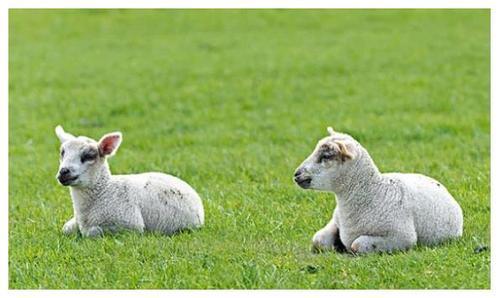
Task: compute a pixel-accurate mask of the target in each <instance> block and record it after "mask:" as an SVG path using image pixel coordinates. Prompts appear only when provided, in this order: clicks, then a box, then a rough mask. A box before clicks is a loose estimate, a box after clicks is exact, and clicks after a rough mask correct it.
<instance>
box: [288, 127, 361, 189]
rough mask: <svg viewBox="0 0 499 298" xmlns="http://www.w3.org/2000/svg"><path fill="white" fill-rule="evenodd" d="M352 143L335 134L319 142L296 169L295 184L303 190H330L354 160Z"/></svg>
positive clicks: (344, 136) (345, 137)
mask: <svg viewBox="0 0 499 298" xmlns="http://www.w3.org/2000/svg"><path fill="white" fill-rule="evenodd" d="M331 131H332V130H331ZM354 142H355V141H354V140H353V139H352V138H351V137H349V136H347V135H343V134H336V133H332V135H331V136H329V137H326V138H324V139H322V140H320V141H319V142H318V143H317V146H316V147H315V149H314V151H313V152H312V154H310V156H309V157H307V159H305V160H304V161H303V163H302V164H301V165H300V166H299V167H298V168H297V169H296V172H295V174H294V181H295V182H296V184H298V185H299V186H300V187H301V188H305V189H316V190H329V191H330V190H332V188H333V186H332V182H333V181H334V180H336V179H337V178H338V177H340V176H341V175H342V174H343V173H345V171H347V170H348V168H349V167H350V163H351V162H352V161H353V159H355V143H354Z"/></svg>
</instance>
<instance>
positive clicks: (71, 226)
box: [62, 217, 78, 235]
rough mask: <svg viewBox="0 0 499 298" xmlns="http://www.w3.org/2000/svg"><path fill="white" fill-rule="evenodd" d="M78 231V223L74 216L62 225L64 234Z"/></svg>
mask: <svg viewBox="0 0 499 298" xmlns="http://www.w3.org/2000/svg"><path fill="white" fill-rule="evenodd" d="M76 232H78V224H77V223H76V219H75V218H74V217H73V218H71V219H70V220H68V221H67V222H66V223H65V224H64V226H63V227H62V233H63V234H64V235H71V234H74V233H76Z"/></svg>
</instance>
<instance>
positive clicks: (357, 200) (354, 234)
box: [294, 127, 463, 253]
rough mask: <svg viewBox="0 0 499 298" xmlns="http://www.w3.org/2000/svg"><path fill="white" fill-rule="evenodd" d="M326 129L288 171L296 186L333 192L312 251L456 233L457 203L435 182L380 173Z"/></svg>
mask: <svg viewBox="0 0 499 298" xmlns="http://www.w3.org/2000/svg"><path fill="white" fill-rule="evenodd" d="M327 130H328V133H329V134H330V135H329V136H328V137H325V138H323V139H322V140H320V141H319V143H318V144H317V146H316V148H315V150H314V151H313V152H312V154H310V156H309V157H307V159H305V161H303V163H302V164H301V165H300V166H299V167H298V169H297V170H296V172H295V175H294V180H295V182H296V183H297V184H298V185H299V186H300V187H302V188H305V189H315V190H322V191H330V192H334V193H335V194H336V208H335V209H334V211H333V217H332V219H331V221H330V222H329V223H328V224H327V225H326V226H325V227H324V228H322V229H321V230H319V231H318V232H317V233H315V235H314V237H313V240H312V243H313V248H314V250H315V251H324V250H332V249H333V248H334V249H337V250H339V251H343V250H347V251H350V252H356V253H369V252H375V251H382V252H384V251H394V250H404V249H409V248H410V247H413V246H414V245H415V244H416V243H421V244H425V245H434V244H438V243H441V242H443V241H446V240H449V239H453V238H458V237H461V235H462V233H463V213H462V211H461V207H460V206H459V204H458V203H457V202H456V200H455V199H454V198H453V197H452V195H451V194H450V193H449V192H448V191H447V189H446V188H445V187H444V186H443V185H442V184H441V183H439V182H438V181H436V180H434V179H432V178H430V177H427V176H424V175H421V174H401V173H386V174H382V173H380V172H379V170H378V168H377V167H376V165H375V164H374V162H373V160H372V159H371V157H370V156H369V153H368V152H367V151H366V150H365V149H364V148H363V147H362V146H361V145H360V144H359V143H358V142H357V141H356V140H355V139H354V138H352V137H351V136H349V135H347V134H343V133H338V132H335V131H333V129H332V128H331V127H328V129H327Z"/></svg>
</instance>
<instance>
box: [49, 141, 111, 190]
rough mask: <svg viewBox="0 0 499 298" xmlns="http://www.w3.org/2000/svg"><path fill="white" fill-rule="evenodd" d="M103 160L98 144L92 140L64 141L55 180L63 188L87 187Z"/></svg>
mask: <svg viewBox="0 0 499 298" xmlns="http://www.w3.org/2000/svg"><path fill="white" fill-rule="evenodd" d="M103 159H104V157H103V156H101V155H100V154H99V149H98V143H97V142H96V141H94V140H92V139H89V138H85V137H78V138H74V139H72V140H69V141H66V142H64V143H63V144H62V145H61V149H60V164H59V171H58V173H57V180H59V182H60V183H61V184H62V185H64V186H88V185H90V184H91V183H92V178H93V176H94V175H93V173H94V172H95V170H96V169H97V168H98V167H100V166H102V163H103V161H104V160H103Z"/></svg>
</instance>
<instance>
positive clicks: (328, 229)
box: [312, 209, 345, 253]
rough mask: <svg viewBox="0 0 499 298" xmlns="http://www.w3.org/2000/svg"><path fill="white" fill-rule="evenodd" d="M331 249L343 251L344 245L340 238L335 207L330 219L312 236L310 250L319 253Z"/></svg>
mask: <svg viewBox="0 0 499 298" xmlns="http://www.w3.org/2000/svg"><path fill="white" fill-rule="evenodd" d="M333 249H335V250H337V251H339V252H344V251H345V246H344V245H343V243H342V242H341V240H340V229H339V225H338V214H337V209H335V210H334V212H333V218H331V221H329V223H328V224H327V225H326V226H325V227H323V228H322V229H320V230H319V231H317V233H315V235H314V237H313V238H312V252H314V253H320V252H323V251H329V250H333Z"/></svg>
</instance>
